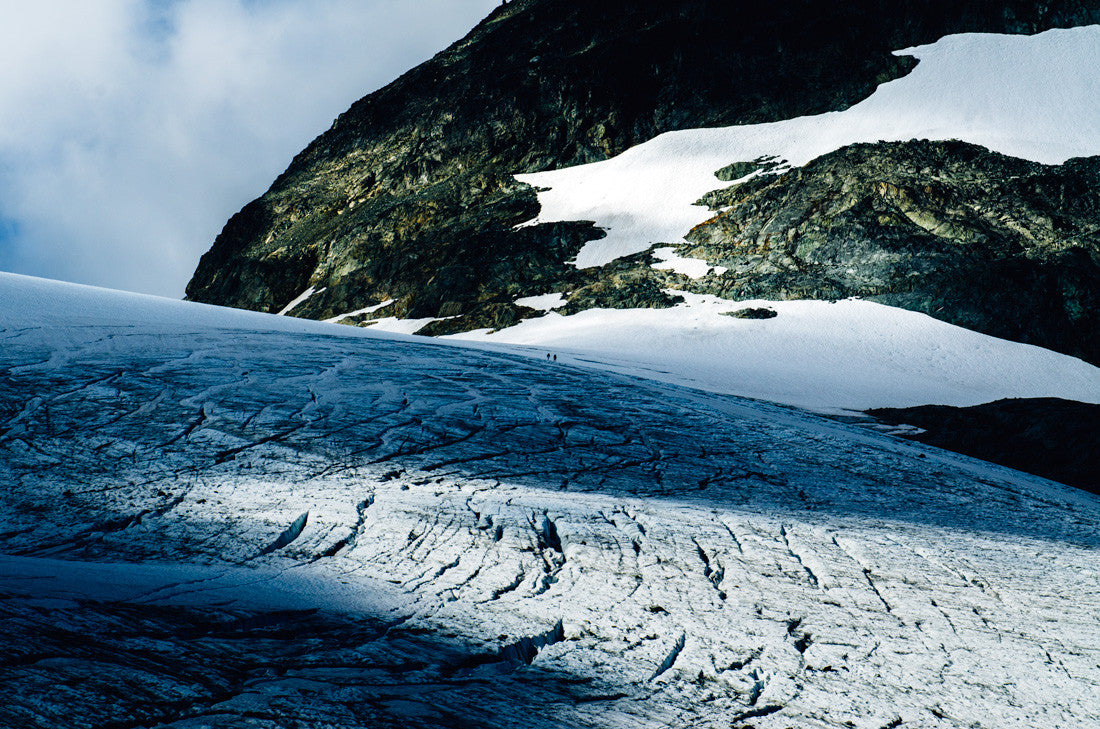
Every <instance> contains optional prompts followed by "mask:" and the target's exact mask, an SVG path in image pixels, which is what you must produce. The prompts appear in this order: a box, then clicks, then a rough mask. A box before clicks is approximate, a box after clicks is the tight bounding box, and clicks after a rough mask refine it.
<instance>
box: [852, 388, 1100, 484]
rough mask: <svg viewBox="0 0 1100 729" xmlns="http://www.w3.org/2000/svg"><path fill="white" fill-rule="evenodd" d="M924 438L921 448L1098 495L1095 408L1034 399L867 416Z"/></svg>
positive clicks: (1099, 414) (1099, 417)
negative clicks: (940, 450)
mask: <svg viewBox="0 0 1100 729" xmlns="http://www.w3.org/2000/svg"><path fill="white" fill-rule="evenodd" d="M868 414H869V415H872V416H874V417H876V418H878V419H880V420H883V421H886V422H888V423H893V424H907V425H915V426H917V427H919V428H923V429H925V431H926V432H924V433H919V434H917V435H911V436H907V437H910V438H913V439H914V440H918V441H920V442H922V443H927V444H929V445H934V446H937V447H939V448H944V449H946V450H950V451H955V452H956V453H964V454H966V455H968V456H974V457H975V458H980V459H982V460H984V461H992V462H993V463H999V464H1001V465H1004V466H1009V467H1010V468H1015V469H1017V470H1019V471H1026V472H1028V473H1034V474H1036V475H1038V476H1043V477H1045V478H1049V479H1051V480H1054V481H1059V482H1061V483H1065V484H1069V485H1070V486H1077V487H1078V488H1082V489H1085V490H1086V491H1091V492H1092V493H1095V494H1100V431H1098V430H1097V428H1096V424H1097V423H1100V405H1089V404H1086V403H1080V402H1070V401H1067V400H1057V399H1054V398H1038V399H1031V400H998V401H997V402H992V403H988V404H985V405H978V406H976V407H970V408H953V407H946V406H941V405H925V406H922V407H916V408H902V409H883V410H871V411H869V413H868Z"/></svg>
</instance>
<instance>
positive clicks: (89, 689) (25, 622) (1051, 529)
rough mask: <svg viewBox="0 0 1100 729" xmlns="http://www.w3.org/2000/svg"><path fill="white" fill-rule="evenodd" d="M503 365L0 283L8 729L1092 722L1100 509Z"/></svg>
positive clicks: (643, 392) (867, 442)
mask: <svg viewBox="0 0 1100 729" xmlns="http://www.w3.org/2000/svg"><path fill="white" fill-rule="evenodd" d="M547 303H549V302H547ZM715 306H717V304H715ZM723 306H724V304H723ZM774 306H776V308H777V310H778V311H779V317H777V318H776V319H772V320H767V321H763V322H742V321H736V320H730V324H731V325H736V326H740V325H751V326H755V325H758V324H759V325H761V326H763V325H767V324H769V322H770V323H773V324H774V323H779V324H781V325H782V323H783V321H784V319H789V321H790V326H794V325H795V323H797V322H798V321H799V319H798V318H797V317H796V316H795V314H794V313H793V312H794V311H795V309H793V308H792V310H791V311H786V310H783V309H781V308H780V305H779V304H775V305H774ZM835 306H837V307H840V308H839V309H838V311H845V310H846V307H849V308H853V309H855V310H859V309H860V308H861V307H864V306H865V305H864V304H861V303H860V302H841V303H838V304H837V305H835ZM792 307H795V304H792ZM553 316H557V315H554V314H550V315H548V318H549V317H553ZM715 316H720V315H718V314H715ZM861 316H862V314H861ZM727 319H728V317H721V319H720V320H719V319H716V320H715V321H716V322H717V321H721V322H725V321H726V320H727ZM551 321H552V320H551ZM868 321H873V318H868ZM715 325H716V324H715ZM708 326H710V325H708ZM943 326H946V325H943ZM498 346H501V347H502V346H503V345H492V346H491V347H490V345H480V346H468V345H464V346H459V345H458V344H456V343H439V342H434V341H424V340H418V339H413V338H409V337H401V336H382V335H379V334H374V333H371V332H368V331H363V330H359V329H354V328H351V327H340V326H337V325H331V324H323V323H317V322H306V321H301V320H295V319H293V318H288V317H277V316H267V315H259V314H252V313H247V312H238V311H230V310H222V309H217V308H214V307H206V306H199V305H193V304H184V303H180V302H166V301H163V300H157V299H153V298H150V297H139V296H132V295H127V294H119V293H112V292H103V291H100V290H95V289H88V288H86V287H77V286H71V285H64V284H54V283H49V282H43V281H36V280H33V279H26V278H21V277H15V276H9V275H0V372H2V376H0V487H2V488H0V498H2V502H0V554H2V555H4V556H2V557H0V611H2V614H3V623H4V632H3V634H4V635H5V637H6V641H5V643H6V645H5V655H4V660H3V661H2V662H0V681H2V682H3V685H4V686H5V687H6V689H7V691H6V694H7V696H6V701H5V702H4V704H3V705H2V706H0V725H2V726H58V725H64V726H116V727H123V726H125V727H138V726H158V727H181V728H182V727H200V726H241V727H245V726H247V727H281V726H290V725H294V726H299V727H318V728H319V727H322V726H325V727H330V726H338V727H398V726H400V727H405V728H408V727H442V726H449V727H453V726H478V727H515V726H518V725H523V726H531V727H540V726H545V727H557V726H586V727H587V726H591V727H650V726H651V727H667V726H695V727H722V728H723V729H728V728H729V727H731V726H753V727H757V729H787V728H788V727H799V728H801V727H817V728H821V727H837V728H840V727H853V726H854V727H859V728H861V729H863V728H866V729H880V728H881V727H885V726H890V727H906V728H907V729H908V728H909V727H921V728H929V729H931V728H936V729H939V728H947V727H989V728H993V727H1006V726H1021V727H1033V726H1043V727H1066V728H1069V727H1074V728H1077V727H1085V726H1098V725H1100V570H1098V565H1100V498H1097V497H1095V496H1092V495H1089V494H1086V493H1083V492H1078V491H1075V490H1073V489H1070V488H1068V487H1063V486H1060V485H1057V484H1053V483H1051V482H1048V481H1044V480H1043V479H1039V478H1035V477H1031V476H1026V475H1023V474H1020V473H1017V472H1013V471H1010V470H1008V469H1004V468H1000V467H996V466H992V465H989V464H985V463H982V462H979V461H975V460H972V459H968V458H965V457H962V456H957V455H954V454H950V453H945V452H942V451H937V450H935V449H932V448H928V447H925V446H922V445H919V444H914V443H909V442H903V441H900V440H897V439H894V438H891V437H889V436H884V435H881V434H877V433H874V432H870V431H867V430H864V429H859V428H854V427H850V426H847V425H844V424H840V423H837V422H834V421H830V420H826V419H823V418H821V417H819V416H816V415H813V414H810V413H807V412H805V411H802V410H797V409H793V408H789V407H784V406H780V405H775V404H768V403H763V402H759V401H753V400H747V399H742V398H737V397H732V396H729V395H723V394H717V393H708V392H703V391H701V390H698V389H688V388H685V387H680V386H677V385H674V384H667V383H662V382H656V381H654V380H645V379H638V378H635V377H631V376H626V375H624V374H620V373H617V372H613V371H609V370H608V369H606V368H608V367H610V366H611V364H608V363H606V362H605V363H601V365H600V367H603V368H605V369H598V368H596V369H594V368H582V367H577V366H573V365H570V364H568V363H567V362H565V361H562V360H563V359H565V358H559V361H558V362H557V363H552V362H546V361H545V359H540V358H538V357H535V358H532V357H531V356H527V355H520V354H519V353H518V352H519V351H520V350H519V349H518V348H515V349H514V350H512V351H494V350H493V347H498ZM990 346H992V345H990ZM536 354H540V355H542V356H544V353H542V352H538V353H536ZM990 356H993V355H990ZM997 356H1000V355H997ZM920 366H922V367H923V366H932V365H928V364H927V363H924V364H921V365H920ZM623 371H624V372H625V371H627V369H625V368H624V369H623ZM668 379H675V378H673V377H672V376H669V377H668Z"/></svg>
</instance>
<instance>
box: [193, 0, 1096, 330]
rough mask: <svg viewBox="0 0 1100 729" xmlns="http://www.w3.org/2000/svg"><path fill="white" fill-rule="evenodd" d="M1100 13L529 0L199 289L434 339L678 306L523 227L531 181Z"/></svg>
mask: <svg viewBox="0 0 1100 729" xmlns="http://www.w3.org/2000/svg"><path fill="white" fill-rule="evenodd" d="M1096 21H1100V7H1097V4H1096V3H1095V2H1083V1H1081V0H1066V1H1064V2H1056V3H1052V4H1036V3H1030V2H1020V1H1015V2H1008V3H997V4H990V3H984V2H978V1H977V0H968V1H965V2H947V1H946V0H920V1H918V0H909V1H908V2H900V3H899V2H885V1H884V0H861V1H860V2H856V3H832V2H825V1H824V0H805V1H804V2H799V3H794V4H787V5H786V6H784V8H783V9H782V11H777V10H775V9H773V8H772V7H771V6H767V5H753V4H742V3H726V2H723V3H719V2H712V1H707V0H681V1H679V2H666V3H640V4H639V3H628V2H626V1H625V0H599V1H594V2H586V3H575V2H569V1H568V0H514V1H513V2H511V3H508V4H507V5H502V6H501V7H500V8H498V9H497V10H496V11H494V13H493V14H492V15H491V16H490V17H489V18H487V19H486V20H485V21H483V22H482V23H481V24H480V25H479V26H478V27H477V28H475V29H474V30H473V31H472V32H471V33H470V34H469V35H468V36H467V37H466V38H465V39H463V40H462V41H460V42H458V43H456V44H455V45H454V46H452V47H451V48H449V49H448V50H446V51H444V52H443V53H441V54H439V55H438V56H437V57H435V58H434V59H432V60H431V61H429V62H427V63H425V64H423V65H421V66H419V67H418V68H416V69H414V70H412V71H410V72H409V73H408V74H406V75H405V76H403V77H401V78H400V79H398V80H397V81H395V82H394V83H393V84H391V85H390V86H388V87H386V88H385V89H382V90H380V91H379V92H377V93H375V94H372V95H370V96H368V97H366V98H364V99H361V100H360V101H358V102H356V103H355V104H354V105H353V106H352V107H351V109H349V110H348V111H347V112H346V113H345V114H343V115H341V117H340V118H339V119H338V120H337V121H336V123H335V124H334V125H333V127H332V128H331V129H330V130H329V131H328V132H326V133H325V134H323V135H322V136H320V137H318V139H316V140H315V141H314V142H313V143H312V144H311V145H310V146H309V147H308V148H307V149H306V150H305V151H303V152H302V153H301V154H299V155H298V156H297V157H296V158H295V160H294V161H293V163H292V164H291V166H290V168H289V169H288V170H287V171H286V172H285V173H284V174H283V175H281V176H280V177H279V179H277V180H276V181H275V183H274V184H273V185H272V187H271V189H270V190H269V191H268V192H267V193H266V194H265V195H264V196H263V197H261V198H259V199H258V200H256V201H254V202H252V203H249V205H247V206H246V207H245V208H244V209H243V210H242V211H241V212H240V213H238V214H237V215H235V216H234V217H233V218H232V219H231V220H230V221H229V223H228V224H227V225H226V227H225V229H224V230H223V231H222V233H221V235H220V236H219V237H218V238H217V240H216V241H215V242H214V245H213V247H212V248H211V250H210V251H209V252H208V253H207V254H206V255H204V256H203V258H202V260H201V261H200V263H199V266H198V269H197V271H196V272H195V275H194V278H193V279H192V281H191V282H190V284H189V285H188V289H187V293H188V298H189V299H191V300H195V301H204V302H209V303H216V304H222V305H229V306H237V307H243V308H249V309H256V310H261V311H271V312H273V311H278V310H280V309H282V308H283V307H284V306H285V305H286V304H287V303H288V302H290V301H291V300H293V299H294V298H295V297H296V296H298V294H300V293H301V292H302V291H304V290H305V289H306V288H307V287H308V286H311V285H312V286H314V287H315V288H317V289H322V288H324V291H321V292H320V293H317V294H315V295H314V296H313V297H311V298H310V299H309V300H307V301H306V302H305V303H303V304H301V305H300V306H298V307H297V308H296V309H295V310H294V311H293V314H294V315H295V316H303V317H309V318H327V317H331V316H335V315H339V314H344V313H346V312H350V311H355V310H358V309H362V308H365V307H368V306H371V305H374V304H379V303H381V302H383V301H386V300H389V299H394V300H395V302H394V303H393V304H392V305H390V306H389V307H387V308H385V309H384V310H381V311H379V312H377V314H374V315H369V316H378V317H380V316H399V317H406V318H414V317H454V318H449V319H446V320H444V321H441V322H435V323H433V325H431V327H430V328H429V329H427V330H425V333H443V332H445V331H457V330H462V329H472V328H476V327H481V326H490V327H500V326H507V325H508V324H510V323H513V322H514V321H517V320H518V319H520V318H523V317H526V316H532V315H534V314H535V313H536V312H534V311H532V310H530V309H524V308H523V307H517V306H515V305H514V304H513V303H512V302H513V301H514V300H515V298H517V297H518V296H522V295H531V294H537V293H541V292H548V291H554V290H558V291H560V290H568V291H570V292H572V294H571V299H570V304H569V307H570V308H572V309H580V308H585V307H586V306H590V305H601V306H636V305H642V306H665V305H668V304H669V303H670V302H671V301H672V299H670V297H668V296H667V295H666V294H664V293H663V292H662V291H661V286H662V285H663V284H664V283H666V281H665V279H666V278H667V277H663V276H662V275H654V274H653V273H652V272H650V271H649V269H648V266H646V265H643V264H645V263H647V262H648V258H647V257H645V256H643V257H641V258H636V259H626V260H624V261H617V262H615V263H613V264H610V265H609V266H608V267H604V268H603V269H596V270H588V271H585V272H578V271H577V270H576V269H574V268H573V267H572V266H570V265H569V264H568V263H566V262H567V261H568V260H570V259H572V258H573V257H574V256H575V255H576V253H577V252H578V251H579V249H580V247H581V246H582V245H583V243H584V242H585V241H587V240H592V239H594V238H597V237H599V236H600V235H601V232H600V231H599V230H598V229H596V228H595V227H594V226H593V225H591V224H590V223H585V222H577V223H559V224H551V225H539V226H533V227H529V228H520V229H514V227H515V226H516V225H517V224H519V223H521V222H524V221H526V220H529V219H531V218H532V217H534V216H535V214H536V213H537V211H538V202H537V199H536V197H535V194H534V191H533V190H532V189H531V188H529V187H528V186H525V185H522V184H519V183H517V182H516V181H515V180H514V179H513V178H512V174H514V173H519V172H529V171H536V170H542V169H548V168H554V167H560V166H567V165H573V164H578V163H583V162H591V161H595V160H599V159H604V158H607V157H609V156H611V155H614V154H616V153H618V152H621V151H623V150H624V149H626V148H628V147H630V146H632V145H634V144H637V143H640V142H642V141H645V140H647V139H649V138H651V137H653V136H655V135H657V134H659V133H661V132H664V131H669V130H673V129H681V128H691V127H699V126H716V125H729V124H735V123H749V122H763V121H773V120H778V119H782V118H789V117H793V116H799V115H805V114H814V113H820V112H824V111H827V110H835V109H841V108H845V107H847V106H849V105H851V104H852V103H854V102H856V101H858V100H860V99H862V98H865V97H866V96H867V95H869V94H870V93H871V92H872V91H873V89H874V88H875V87H876V86H877V85H878V84H880V83H882V82H884V81H887V80H890V79H892V78H896V77H898V76H900V75H902V74H904V73H906V72H907V71H908V70H909V69H910V68H911V67H912V64H913V60H912V59H906V58H898V57H895V56H893V55H892V54H891V50H892V49H895V48H901V47H905V46H908V45H913V44H918V43H923V42H930V41H933V40H935V39H937V38H939V37H940V36H942V35H944V34H946V33H950V32H959V31H983V30H984V31H1008V32H1034V31H1037V30H1041V29H1044V28H1048V27H1054V26H1071V25H1079V24H1083V23H1087V22H1096ZM761 162H766V161H761ZM735 171H736V170H733V169H731V170H727V172H728V173H729V174H733V173H734V172H735ZM729 179H733V178H729ZM989 275H991V276H994V277H997V276H999V275H1000V274H999V273H996V272H992V273H990V274H989ZM1020 275H1022V276H1025V277H1026V275H1028V274H1027V273H1026V272H1025V273H1021V274H1020ZM1067 280H1068V279H1067ZM1061 281H1062V279H1057V281H1054V280H1051V281H1047V280H1046V279H1044V285H1048V286H1056V285H1061V283H1060V282H1061ZM1071 283H1072V282H1071ZM1078 283H1079V284H1081V285H1086V284H1087V283H1088V281H1087V280H1085V281H1081V282H1076V283H1073V285H1077V284H1078ZM930 306H931V305H929V307H930ZM568 310H569V309H568V308H567V309H566V311H568ZM363 318H365V317H360V320H362V319H363ZM350 321H352V323H354V322H355V320H350Z"/></svg>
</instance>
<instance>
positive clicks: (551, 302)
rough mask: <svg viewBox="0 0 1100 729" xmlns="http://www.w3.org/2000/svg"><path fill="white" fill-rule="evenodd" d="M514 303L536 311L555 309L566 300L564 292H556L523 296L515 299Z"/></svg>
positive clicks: (563, 304)
mask: <svg viewBox="0 0 1100 729" xmlns="http://www.w3.org/2000/svg"><path fill="white" fill-rule="evenodd" d="M516 304H518V305H519V306H526V307H527V308H529V309H537V310H538V311H550V310H551V309H557V308H558V307H559V306H565V304H566V301H565V294H562V293H556V294H540V295H538V296H525V297H523V298H522V299H516Z"/></svg>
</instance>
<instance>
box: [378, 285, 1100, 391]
mask: <svg viewBox="0 0 1100 729" xmlns="http://www.w3.org/2000/svg"><path fill="white" fill-rule="evenodd" d="M670 293H675V294H678V295H680V296H682V297H683V298H684V303H682V304H679V305H677V306H675V307H672V308H669V309H589V310H587V311H582V312H580V313H578V314H573V315H570V316H562V315H560V314H557V313H554V312H550V313H548V314H547V315H546V316H542V317H539V318H536V319H527V320H525V321H523V322H521V323H519V324H517V325H515V326H512V327H508V328H507V329H502V330H499V331H496V332H489V331H488V330H478V331H473V332H466V333H463V334H455V335H452V336H450V337H446V339H452V340H463V341H473V342H502V343H509V344H521V345H528V346H532V347H541V348H543V351H552V352H554V353H556V354H558V356H559V358H560V359H561V360H562V361H568V362H570V363H573V364H579V365H582V366H588V367H598V368H600V369H606V370H610V371H613V372H621V373H624V374H629V375H634V376H637V377H645V378H648V379H652V380H658V381H660V382H668V383H671V384H678V385H687V386H689V387H694V388H698V389H701V390H707V391H710V392H719V393H725V394H730V395H739V396H741V397H752V398H757V399H761V400H770V401H772V402H778V403H783V404H787V405H794V406H797V407H802V408H809V409H812V410H816V411H819V412H829V413H835V412H842V411H845V410H858V411H863V410H867V409H870V408H876V407H909V406H912V405H930V404H935V405H954V406H958V407H964V406H968V405H979V404H981V403H986V402H992V401H994V400H1000V399H1002V398H1010V397H1018V398H1031V397H1060V398H1063V399H1066V400H1078V401H1080V402H1090V403H1097V402H1100V368H1097V367H1094V366H1093V365H1090V364H1088V363H1087V362H1084V361H1082V360H1080V359H1077V358H1074V357H1069V356H1067V355H1064V354H1059V353H1057V352H1052V351H1050V350H1047V349H1042V348H1041V347H1035V346H1031V345H1027V344H1019V343H1017V342H1009V341H1007V340H1004V339H997V338H996V337H990V336H988V335H985V334H979V333H977V332H973V331H970V330H969V329H963V328H962V327H957V326H954V325H952V324H947V323H945V322H942V321H939V320H937V319H933V318H932V317H930V316H927V315H925V314H918V313H916V312H912V311H906V310H904V309H899V308H896V307H892V306H883V305H882V304H876V303H873V302H870V301H861V300H857V299H850V300H846V301H837V302H828V301H728V300H725V299H720V298H718V297H715V296H702V295H698V294H692V293H688V292H684V291H676V292H670ZM533 298H536V297H533ZM747 308H767V309H771V310H772V311H774V312H776V314H777V316H776V317H775V318H772V319H763V320H749V319H738V318H735V317H731V316H729V314H731V313H735V312H737V311H740V310H742V309H747ZM382 326H385V324H383V325H382ZM885 403H889V405H886V404H885Z"/></svg>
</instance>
